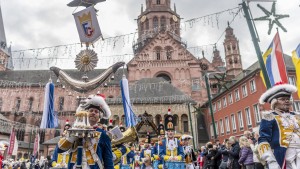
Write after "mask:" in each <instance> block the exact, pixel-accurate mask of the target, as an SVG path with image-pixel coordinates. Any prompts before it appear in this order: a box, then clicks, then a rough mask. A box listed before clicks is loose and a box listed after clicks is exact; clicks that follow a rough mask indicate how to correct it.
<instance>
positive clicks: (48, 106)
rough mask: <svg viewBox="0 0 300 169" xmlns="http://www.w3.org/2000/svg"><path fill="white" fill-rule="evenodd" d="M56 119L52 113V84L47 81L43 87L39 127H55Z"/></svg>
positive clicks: (56, 125)
mask: <svg viewBox="0 0 300 169" xmlns="http://www.w3.org/2000/svg"><path fill="white" fill-rule="evenodd" d="M56 127H58V119H57V116H56V114H55V113H54V84H53V83H52V82H48V83H47V84H46V87H45V99H44V110H43V117H42V122H41V126H40V128H42V129H44V128H56Z"/></svg>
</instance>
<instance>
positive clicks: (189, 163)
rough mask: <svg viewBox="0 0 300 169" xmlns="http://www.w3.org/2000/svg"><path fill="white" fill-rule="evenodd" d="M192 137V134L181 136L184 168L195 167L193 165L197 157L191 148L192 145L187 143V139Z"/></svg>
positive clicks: (192, 168) (190, 168)
mask: <svg viewBox="0 0 300 169" xmlns="http://www.w3.org/2000/svg"><path fill="white" fill-rule="evenodd" d="M192 138H193V137H192V136H190V135H185V134H184V135H182V136H181V141H182V145H183V152H184V159H185V168H186V169H194V168H195V166H194V165H195V164H196V162H197V158H196V155H195V152H194V150H193V147H192V146H190V145H189V141H190V140H191V139H192Z"/></svg>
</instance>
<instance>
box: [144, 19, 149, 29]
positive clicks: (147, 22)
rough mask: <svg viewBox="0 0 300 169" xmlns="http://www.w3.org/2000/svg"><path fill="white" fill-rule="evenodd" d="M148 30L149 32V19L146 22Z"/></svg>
mask: <svg viewBox="0 0 300 169" xmlns="http://www.w3.org/2000/svg"><path fill="white" fill-rule="evenodd" d="M145 26H146V30H149V19H148V18H147V19H146V21H145Z"/></svg>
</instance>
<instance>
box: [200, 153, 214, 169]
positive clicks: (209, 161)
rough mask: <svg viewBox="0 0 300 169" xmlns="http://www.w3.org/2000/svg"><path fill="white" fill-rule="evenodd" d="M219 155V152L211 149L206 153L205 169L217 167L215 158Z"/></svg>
mask: <svg viewBox="0 0 300 169" xmlns="http://www.w3.org/2000/svg"><path fill="white" fill-rule="evenodd" d="M216 154H217V150H215V149H211V150H208V151H207V152H206V153H204V155H205V162H204V167H203V168H204V169H206V168H214V167H215V166H216V164H215V160H214V157H215V155H216Z"/></svg>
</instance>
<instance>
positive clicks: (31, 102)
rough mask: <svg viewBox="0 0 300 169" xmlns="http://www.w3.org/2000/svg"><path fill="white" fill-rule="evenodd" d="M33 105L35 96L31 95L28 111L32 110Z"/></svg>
mask: <svg viewBox="0 0 300 169" xmlns="http://www.w3.org/2000/svg"><path fill="white" fill-rule="evenodd" d="M32 105H33V97H30V98H29V100H28V111H31V110H32Z"/></svg>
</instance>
